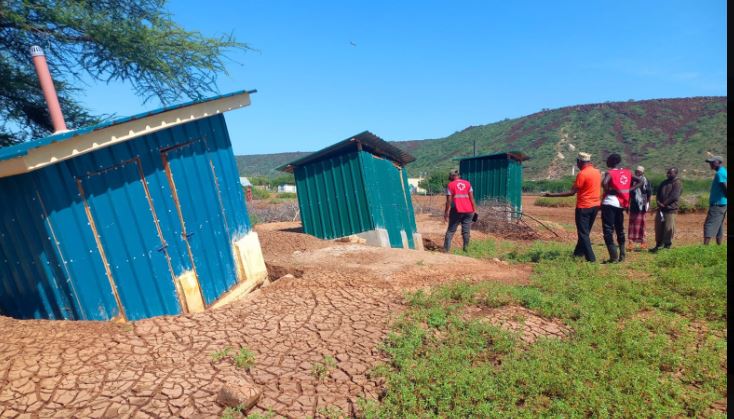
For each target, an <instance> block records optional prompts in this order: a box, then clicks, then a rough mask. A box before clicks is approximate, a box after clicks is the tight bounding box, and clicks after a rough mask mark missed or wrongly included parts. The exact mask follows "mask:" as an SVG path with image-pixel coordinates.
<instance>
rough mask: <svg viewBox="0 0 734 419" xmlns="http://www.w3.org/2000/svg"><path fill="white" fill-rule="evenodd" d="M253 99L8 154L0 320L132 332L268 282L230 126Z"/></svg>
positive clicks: (139, 120) (169, 110)
mask: <svg viewBox="0 0 734 419" xmlns="http://www.w3.org/2000/svg"><path fill="white" fill-rule="evenodd" d="M250 93H252V92H246V91H240V92H234V93H231V94H227V95H221V96H217V97H214V98H211V99H206V100H201V101H194V102H189V103H186V104H182V105H176V106H171V107H166V108H162V109H159V110H156V111H152V112H146V113H143V114H140V115H136V116H133V117H129V118H123V119H119V120H116V121H112V122H107V123H102V124H99V125H96V126H92V127H88V128H83V129H79V130H75V131H70V132H66V133H60V134H55V135H52V136H50V137H46V138H42V139H39V140H35V141H30V142H27V143H23V144H19V145H15V146H12V147H7V148H3V149H0V196H2V201H3V203H2V205H1V206H0V315H6V316H12V317H16V318H44V319H85V320H110V319H119V320H137V319H142V318H147V317H152V316H158V315H170V314H178V313H185V312H194V311H200V310H202V309H204V308H206V307H208V306H211V305H212V304H213V303H214V302H215V301H217V299H218V298H220V297H221V296H222V295H223V294H224V293H225V292H227V291H228V290H230V289H232V288H233V287H234V286H235V285H238V283H244V282H252V283H255V282H258V281H262V280H263V279H264V276H265V275H266V272H265V265H264V262H263V261H262V254H261V251H260V248H259V242H258V240H257V236H256V235H255V233H254V232H252V231H251V225H250V221H249V218H248V216H247V211H246V207H245V199H244V196H243V192H242V188H241V187H240V182H239V174H238V172H237V168H236V164H235V159H234V155H233V153H232V146H231V143H230V139H229V134H228V132H227V127H226V124H225V121H224V116H223V112H226V111H229V110H233V109H237V108H240V107H243V106H247V105H249V104H250ZM258 259H259V260H258Z"/></svg>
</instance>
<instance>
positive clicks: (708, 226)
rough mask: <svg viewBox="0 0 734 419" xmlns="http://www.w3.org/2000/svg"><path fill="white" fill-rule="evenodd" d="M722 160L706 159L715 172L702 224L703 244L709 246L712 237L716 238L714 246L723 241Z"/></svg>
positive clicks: (724, 191) (724, 169)
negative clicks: (704, 219) (706, 211)
mask: <svg viewBox="0 0 734 419" xmlns="http://www.w3.org/2000/svg"><path fill="white" fill-rule="evenodd" d="M723 162H724V158H723V157H721V156H713V157H711V158H708V159H706V163H708V164H709V167H711V170H713V171H714V172H716V173H715V174H714V179H713V181H712V182H711V192H710V194H709V210H708V213H706V221H704V223H703V244H709V242H710V241H711V238H712V237H714V236H715V237H716V244H721V242H722V241H723V240H724V218H726V192H727V190H726V167H724V166H723V164H722V163H723Z"/></svg>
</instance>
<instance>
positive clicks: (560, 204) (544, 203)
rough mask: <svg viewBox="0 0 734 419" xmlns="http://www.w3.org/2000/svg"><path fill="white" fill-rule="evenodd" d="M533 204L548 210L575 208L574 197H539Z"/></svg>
mask: <svg viewBox="0 0 734 419" xmlns="http://www.w3.org/2000/svg"><path fill="white" fill-rule="evenodd" d="M534 204H535V205H536V206H538V207H549V208H573V207H575V206H576V197H575V196H564V197H561V198H551V197H546V196H541V197H538V198H536V199H535V202H534Z"/></svg>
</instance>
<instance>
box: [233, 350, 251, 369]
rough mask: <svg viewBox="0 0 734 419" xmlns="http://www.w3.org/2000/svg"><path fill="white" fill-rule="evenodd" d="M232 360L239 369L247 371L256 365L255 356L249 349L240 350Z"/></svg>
mask: <svg viewBox="0 0 734 419" xmlns="http://www.w3.org/2000/svg"><path fill="white" fill-rule="evenodd" d="M232 360H233V361H234V364H235V366H237V368H243V369H247V368H250V367H251V366H253V365H254V364H255V354H254V353H252V351H250V350H249V349H247V348H240V350H239V351H238V352H237V353H236V354H234V355H233V356H232Z"/></svg>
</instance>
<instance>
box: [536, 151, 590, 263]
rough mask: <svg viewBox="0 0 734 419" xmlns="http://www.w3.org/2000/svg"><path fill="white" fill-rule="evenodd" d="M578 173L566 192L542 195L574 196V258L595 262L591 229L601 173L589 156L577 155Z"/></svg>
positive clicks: (585, 154)
mask: <svg viewBox="0 0 734 419" xmlns="http://www.w3.org/2000/svg"><path fill="white" fill-rule="evenodd" d="M576 166H577V167H578V168H579V173H578V174H577V175H576V181H575V182H574V183H573V187H572V188H571V190H570V191H568V192H558V193H548V192H546V193H544V194H543V196H549V197H562V196H573V195H576V233H577V234H578V241H577V242H576V249H574V251H573V255H574V256H579V257H580V256H584V257H585V258H586V260H587V261H589V262H595V261H596V256H595V255H594V249H592V248H591V238H590V237H589V234H590V233H591V228H592V227H593V226H594V221H595V220H596V214H597V213H598V212H599V206H600V205H601V172H599V169H597V168H595V167H594V165H593V164H591V154H589V153H579V155H578V157H577V158H576Z"/></svg>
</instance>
